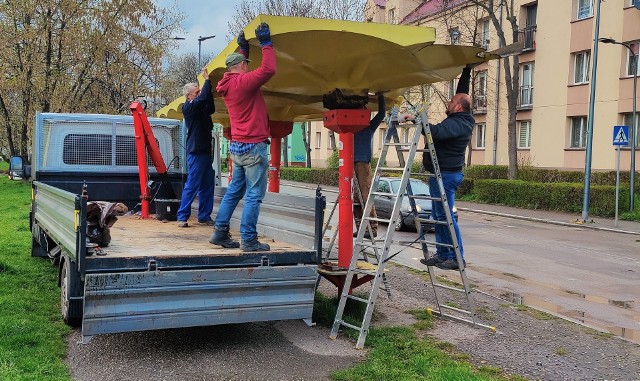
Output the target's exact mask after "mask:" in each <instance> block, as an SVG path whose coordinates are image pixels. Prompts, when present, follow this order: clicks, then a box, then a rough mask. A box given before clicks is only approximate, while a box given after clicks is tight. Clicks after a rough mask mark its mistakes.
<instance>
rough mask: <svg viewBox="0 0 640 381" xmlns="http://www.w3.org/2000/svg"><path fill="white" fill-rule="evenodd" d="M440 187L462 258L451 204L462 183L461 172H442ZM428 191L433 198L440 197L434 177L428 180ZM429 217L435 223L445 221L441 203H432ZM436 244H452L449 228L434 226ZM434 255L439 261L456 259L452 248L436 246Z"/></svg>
mask: <svg viewBox="0 0 640 381" xmlns="http://www.w3.org/2000/svg"><path fill="white" fill-rule="evenodd" d="M441 174H442V185H443V186H444V193H445V195H446V196H447V203H448V204H449V211H450V212H451V219H452V220H453V229H454V230H455V232H456V235H457V236H458V247H460V255H461V256H462V257H464V249H463V247H462V236H461V235H460V228H458V222H456V220H455V218H453V203H454V202H455V195H456V190H458V187H459V186H460V183H461V182H462V178H463V177H464V175H463V174H462V172H442V173H441ZM429 190H430V192H431V195H432V196H433V197H440V188H439V187H438V180H436V178H435V177H430V178H429ZM431 216H432V217H433V219H434V220H436V221H447V216H446V215H445V213H444V207H443V206H442V202H440V201H433V207H432V208H431ZM435 229H436V242H438V243H446V244H449V245H451V244H453V241H452V240H451V233H450V232H449V227H448V226H446V225H436V226H435ZM436 255H437V256H438V257H440V258H441V259H445V260H446V259H456V253H455V251H454V250H453V249H452V248H448V247H442V246H438V247H437V248H436Z"/></svg>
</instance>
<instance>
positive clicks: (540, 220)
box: [458, 208, 640, 235]
mask: <svg viewBox="0 0 640 381" xmlns="http://www.w3.org/2000/svg"><path fill="white" fill-rule="evenodd" d="M458 210H462V211H465V212H471V213H478V214H488V215H492V216H498V217H507V218H513V219H517V220H525V221H533V222H542V223H547V224H553V225H560V226H569V227H574V228H575V227H581V228H588V229H593V230H601V231H607V232H612V233H620V234H631V235H640V233H639V232H634V231H630V230H622V229H615V228H605V227H601V226H591V225H586V224H579V223H575V222H562V221H554V220H547V219H544V218H536V217H525V216H518V215H515V214H508V213H498V212H491V211H488V210H480V209H469V208H458Z"/></svg>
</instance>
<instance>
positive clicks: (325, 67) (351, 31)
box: [157, 15, 497, 125]
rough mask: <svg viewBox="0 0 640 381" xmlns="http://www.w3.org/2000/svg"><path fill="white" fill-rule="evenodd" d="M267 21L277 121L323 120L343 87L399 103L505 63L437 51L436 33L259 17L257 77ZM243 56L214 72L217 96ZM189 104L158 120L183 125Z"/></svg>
mask: <svg viewBox="0 0 640 381" xmlns="http://www.w3.org/2000/svg"><path fill="white" fill-rule="evenodd" d="M261 22H266V23H268V24H269V27H270V29H271V36H272V40H273V47H274V50H275V53H276V62H277V71H276V74H275V76H274V77H273V78H271V79H270V80H269V82H267V83H266V84H265V85H264V86H263V87H262V92H263V94H264V96H265V98H266V103H267V108H268V112H269V118H270V119H271V120H279V121H291V120H317V119H322V112H323V111H326V109H325V108H323V106H322V95H323V94H326V93H329V92H331V91H333V90H334V89H336V88H339V89H342V90H346V91H351V92H359V93H362V94H364V93H366V92H370V93H374V92H377V91H385V95H386V97H387V98H389V99H395V98H396V97H397V96H398V95H399V94H400V93H401V92H402V91H403V89H406V88H408V87H411V86H417V85H423V84H429V83H434V82H440V81H445V80H450V79H452V78H455V77H457V76H458V75H459V74H460V72H461V71H462V67H463V66H464V65H465V64H467V63H476V62H482V61H487V60H490V59H493V58H497V57H496V56H494V55H490V54H487V55H485V56H484V57H483V58H479V57H478V53H480V52H484V49H481V48H475V47H469V46H459V45H435V44H433V43H434V41H435V30H434V29H433V28H427V27H418V26H405V25H389V24H376V23H363V22H353V21H341V20H327V19H310V18H302V17H288V16H269V15H259V16H258V17H256V18H255V19H254V20H253V21H252V22H251V23H250V24H249V25H247V26H246V27H245V28H244V33H245V36H246V38H247V40H248V41H249V44H250V45H251V48H250V55H249V58H250V59H251V60H252V62H251V63H250V64H249V68H250V69H251V70H253V69H255V68H257V67H258V66H260V62H261V56H262V53H261V50H260V46H259V42H258V40H257V39H256V37H255V29H256V28H257V26H258V25H259V24H260V23H261ZM237 50H238V45H237V43H236V41H231V42H230V43H229V45H227V47H226V48H225V49H224V50H223V51H222V52H220V54H218V55H217V56H216V57H215V58H214V59H213V60H211V61H210V62H209V63H208V64H207V65H206V68H207V70H208V71H209V77H210V78H211V81H212V84H213V87H214V89H215V85H216V84H217V82H218V81H219V80H220V79H221V78H222V75H223V74H224V72H225V71H226V66H225V64H224V61H225V58H226V56H227V55H228V54H229V53H232V52H234V51H237ZM199 80H200V81H201V82H203V79H202V77H200V78H199ZM184 101H185V98H184V97H180V98H177V99H175V100H174V101H173V102H171V103H170V104H169V105H167V106H165V107H163V108H162V109H160V110H159V111H158V113H157V116H159V117H169V118H178V119H181V118H182V104H183V103H184ZM370 101H371V102H370V104H369V105H368V107H369V108H370V109H371V110H376V109H377V105H376V102H375V98H374V97H371V98H370ZM214 102H215V106H216V113H215V114H214V115H213V119H214V121H216V122H219V123H222V124H225V125H228V115H227V111H226V107H225V105H224V102H223V101H222V99H221V98H220V95H219V94H217V93H216V92H215V91H214Z"/></svg>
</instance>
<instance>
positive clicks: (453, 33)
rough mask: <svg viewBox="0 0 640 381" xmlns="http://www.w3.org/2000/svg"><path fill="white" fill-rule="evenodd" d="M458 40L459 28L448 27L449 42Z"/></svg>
mask: <svg viewBox="0 0 640 381" xmlns="http://www.w3.org/2000/svg"><path fill="white" fill-rule="evenodd" d="M459 41H460V30H459V29H458V27H455V28H451V29H449V42H450V43H451V44H452V45H455V44H457V43H458V42H459Z"/></svg>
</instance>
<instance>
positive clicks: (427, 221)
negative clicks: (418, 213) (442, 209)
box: [418, 217, 449, 225]
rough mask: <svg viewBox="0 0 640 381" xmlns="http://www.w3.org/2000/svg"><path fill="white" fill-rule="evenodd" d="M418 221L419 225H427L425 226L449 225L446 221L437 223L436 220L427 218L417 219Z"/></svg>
mask: <svg viewBox="0 0 640 381" xmlns="http://www.w3.org/2000/svg"><path fill="white" fill-rule="evenodd" d="M418 221H420V223H421V224H427V225H449V223H448V222H447V221H437V220H431V219H428V218H420V217H418Z"/></svg>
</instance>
